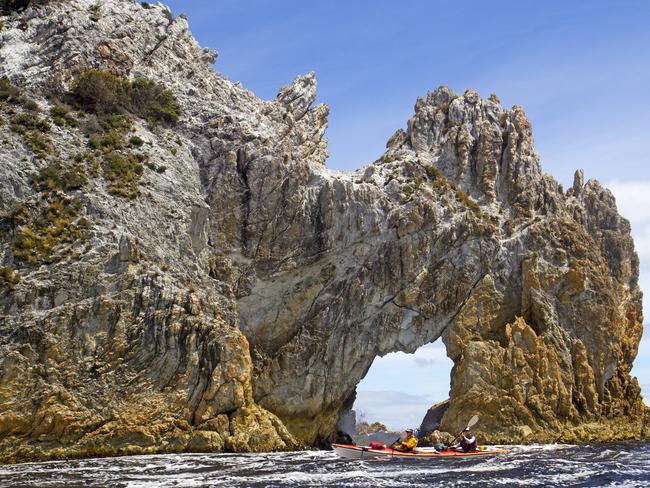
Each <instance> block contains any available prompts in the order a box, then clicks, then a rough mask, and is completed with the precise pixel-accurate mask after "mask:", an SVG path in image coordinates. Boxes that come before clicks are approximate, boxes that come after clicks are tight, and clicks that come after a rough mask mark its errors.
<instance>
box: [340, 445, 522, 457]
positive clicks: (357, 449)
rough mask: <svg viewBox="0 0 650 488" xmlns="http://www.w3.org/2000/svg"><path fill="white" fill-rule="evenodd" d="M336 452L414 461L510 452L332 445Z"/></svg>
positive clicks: (481, 449)
mask: <svg viewBox="0 0 650 488" xmlns="http://www.w3.org/2000/svg"><path fill="white" fill-rule="evenodd" d="M332 448H333V449H334V452H336V454H338V455H339V456H341V457H343V458H347V459H371V458H372V459H382V458H386V459H394V458H412V459H432V458H452V457H454V458H455V457H480V456H490V455H494V454H506V453H508V452H510V451H508V450H506V449H490V448H480V449H478V450H476V451H470V452H464V451H456V450H453V449H449V450H444V451H437V450H436V449H435V448H433V447H421V448H416V449H415V450H413V451H410V452H404V451H397V450H395V449H391V448H390V447H386V448H375V447H368V446H353V445H350V444H332Z"/></svg>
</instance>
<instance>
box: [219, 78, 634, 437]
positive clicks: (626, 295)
mask: <svg viewBox="0 0 650 488" xmlns="http://www.w3.org/2000/svg"><path fill="white" fill-rule="evenodd" d="M314 98H315V81H314V79H313V75H311V74H310V75H307V76H306V77H299V78H297V79H296V81H295V82H294V84H293V85H290V86H287V87H285V88H283V90H282V91H281V92H280V94H279V96H278V101H277V104H278V105H279V106H280V108H277V105H276V110H279V111H280V113H282V112H284V114H283V119H285V120H286V119H287V118H288V119H290V120H291V121H292V122H291V125H290V127H289V128H288V129H287V132H286V133H285V134H283V138H280V139H278V141H279V142H277V143H276V142H270V141H267V143H266V144H261V145H260V144H257V143H256V142H247V143H243V142H242V141H241V140H238V141H235V143H234V144H233V145H232V146H231V147H230V148H222V149H220V150H221V152H222V153H228V152H229V151H230V152H233V151H234V150H235V147H239V149H237V151H239V152H238V153H237V154H238V155H239V154H241V153H242V152H243V153H244V154H245V155H246V156H245V157H244V158H241V157H239V156H238V162H237V165H236V166H234V165H233V166H230V167H228V166H223V167H222V168H223V169H222V170H221V171H219V172H217V173H216V174H215V173H213V174H214V176H213V178H212V179H211V180H210V181H209V184H208V185H207V188H208V189H209V201H211V202H212V206H213V208H214V207H215V205H218V202H222V201H223V200H224V199H226V198H228V196H227V195H226V193H230V192H231V191H232V188H233V186H235V187H236V185H233V184H232V182H239V185H240V186H239V187H240V188H241V192H240V196H238V197H235V198H236V199H237V201H241V202H242V204H241V207H240V209H241V212H242V214H243V215H244V217H242V218H240V219H239V220H237V219H235V222H233V221H232V220H230V219H226V220H225V221H224V218H223V217H217V216H216V215H215V216H214V217H215V218H214V219H213V234H214V235H218V236H222V239H223V240H222V243H221V245H222V246H223V249H224V250H225V253H226V255H227V256H229V264H232V266H233V269H234V271H233V273H232V275H233V276H234V278H233V279H234V281H233V286H234V287H235V288H236V289H237V290H238V292H237V293H238V298H237V304H238V311H239V316H240V328H241V330H242V331H243V333H244V334H245V335H246V337H247V338H248V340H249V342H250V345H251V354H252V357H253V362H254V366H255V374H254V378H255V380H254V384H255V387H254V391H255V398H256V401H257V402H258V403H259V404H260V405H261V406H263V407H264V408H267V409H269V410H270V411H272V412H274V413H276V414H277V415H278V416H279V417H280V418H281V419H282V420H283V422H284V423H285V424H286V425H287V426H288V427H289V428H290V430H291V431H292V432H293V433H294V434H296V435H297V436H298V437H299V438H300V439H302V440H303V441H306V442H309V443H313V442H318V441H319V440H324V439H327V438H328V436H329V435H330V434H331V432H332V430H333V426H334V425H335V424H336V421H337V419H338V417H339V415H340V414H341V413H342V411H343V410H344V409H345V408H346V406H347V407H349V405H350V403H351V398H353V395H354V391H355V386H356V384H357V383H358V382H359V380H360V379H361V378H362V377H363V375H364V374H365V372H366V371H367V369H368V368H369V367H370V364H371V363H372V361H373V359H374V358H375V357H376V356H377V355H384V354H386V353H388V352H391V351H405V352H412V351H414V350H415V349H416V348H417V347H419V346H421V345H423V344H426V343H428V342H432V341H434V340H436V339H437V338H438V337H440V336H442V338H443V341H444V342H445V344H446V347H447V351H448V355H449V357H450V358H451V359H452V360H453V361H454V363H455V366H454V369H453V373H452V387H451V401H450V407H449V409H448V411H447V412H446V414H445V416H444V418H443V421H442V428H446V429H449V430H451V431H453V430H456V429H457V428H458V427H459V425H460V422H462V418H464V417H467V416H468V415H471V414H473V413H481V414H482V416H483V418H484V422H483V431H484V432H485V434H486V437H488V438H489V439H491V440H500V441H508V440H515V439H516V440H521V439H522V438H524V437H529V438H531V439H532V438H535V439H540V440H542V439H551V438H557V437H562V436H564V437H563V438H567V439H568V438H571V437H572V436H578V437H580V436H582V437H584V436H583V434H582V433H581V432H579V431H577V430H576V429H575V428H574V427H575V426H577V425H579V424H581V423H583V422H586V421H589V422H592V421H594V422H599V421H601V420H603V421H604V419H605V418H608V417H611V416H612V414H613V413H614V412H617V414H616V415H619V414H620V415H624V416H626V418H636V419H637V422H638V420H639V418H640V417H639V416H642V411H643V408H642V406H641V405H642V404H641V401H640V396H639V388H638V385H637V384H636V381H635V380H633V379H631V378H630V376H629V371H630V368H631V360H632V358H633V357H634V356H635V354H636V347H637V344H638V338H639V337H640V333H641V327H642V326H641V323H642V319H641V301H640V297H641V294H640V291H639V288H638V285H637V280H638V261H637V257H636V254H635V253H634V250H633V243H632V239H631V237H630V234H629V224H628V222H627V221H626V220H625V219H623V218H621V217H620V216H619V215H618V214H617V212H616V207H615V203H614V199H613V197H612V195H611V193H609V192H608V191H607V190H605V189H604V188H602V187H601V186H600V185H599V184H598V182H596V181H589V182H588V183H587V184H586V185H585V184H584V183H583V181H582V176H581V172H578V173H576V182H575V183H574V186H573V187H572V188H570V189H569V190H568V191H567V192H564V191H563V190H562V188H561V186H560V185H559V184H558V183H557V182H556V181H555V180H554V179H553V178H551V177H550V176H547V175H543V174H542V172H541V168H540V164H539V158H538V155H537V154H536V152H535V150H534V147H533V142H532V132H531V126H530V122H529V121H528V120H527V118H526V117H525V115H524V113H523V110H522V109H521V108H519V107H514V108H513V109H512V110H504V109H503V108H501V107H500V105H499V103H498V101H497V100H496V99H495V98H491V99H490V100H482V99H481V98H480V97H479V96H478V94H476V92H473V91H471V90H468V91H467V92H466V93H465V94H464V95H463V96H459V95H457V94H455V93H453V92H452V91H451V90H449V89H447V88H444V87H442V88H439V89H438V90H436V91H435V92H433V93H430V94H429V95H428V96H427V97H426V98H423V99H419V100H418V101H417V103H416V106H415V115H414V116H413V117H412V118H411V119H410V120H409V121H408V130H407V131H403V130H398V131H397V132H396V133H395V135H394V136H393V137H392V138H391V139H390V140H389V142H388V145H387V151H386V153H385V154H384V155H383V156H382V157H381V158H380V159H379V160H377V161H375V162H374V163H372V164H370V165H368V166H366V167H364V168H362V169H360V170H358V171H356V172H354V173H351V174H341V173H336V172H329V171H328V170H326V169H325V168H324V167H323V165H324V159H325V156H326V152H325V149H324V147H323V139H322V135H323V132H324V127H325V125H326V114H327V110H326V107H324V106H322V105H319V106H315V107H312V103H313V100H314ZM287 100H290V102H287ZM305 107H311V108H309V109H307V110H306V109H305ZM249 139H251V138H250V137H249ZM287 140H290V141H292V143H290V144H288V143H287V142H286V141H287ZM215 213H216V212H215ZM610 423H611V422H610ZM613 428H614V429H616V427H613ZM590 435H591V434H590ZM594 435H595V434H594ZM607 435H609V434H607ZM531 436H532V437H531Z"/></svg>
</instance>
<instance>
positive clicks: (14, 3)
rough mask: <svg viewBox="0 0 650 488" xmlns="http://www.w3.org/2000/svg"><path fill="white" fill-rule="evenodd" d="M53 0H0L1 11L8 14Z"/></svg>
mask: <svg viewBox="0 0 650 488" xmlns="http://www.w3.org/2000/svg"><path fill="white" fill-rule="evenodd" d="M49 1H51V0H4V1H3V2H0V13H2V14H4V15H8V14H10V13H12V12H15V11H18V10H24V9H26V8H27V7H30V6H33V5H42V4H44V3H47V2H49Z"/></svg>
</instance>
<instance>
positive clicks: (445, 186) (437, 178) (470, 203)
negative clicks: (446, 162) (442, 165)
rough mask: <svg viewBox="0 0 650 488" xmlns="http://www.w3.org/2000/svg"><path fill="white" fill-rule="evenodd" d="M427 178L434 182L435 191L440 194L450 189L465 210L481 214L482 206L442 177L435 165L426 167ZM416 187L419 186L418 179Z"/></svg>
mask: <svg viewBox="0 0 650 488" xmlns="http://www.w3.org/2000/svg"><path fill="white" fill-rule="evenodd" d="M425 171H426V173H427V176H428V177H429V178H430V179H431V180H432V181H433V189H434V190H436V191H438V192H443V191H447V190H449V189H451V190H453V191H454V196H455V197H456V200H457V201H458V202H459V203H460V204H461V205H462V206H463V207H465V208H467V209H469V210H471V211H472V212H474V213H475V214H477V215H479V214H480V213H481V206H480V205H479V204H478V203H476V202H475V201H474V200H473V199H472V198H471V197H470V196H469V195H468V194H467V193H465V192H464V191H463V190H462V189H461V188H459V187H458V186H456V184H455V183H454V182H452V181H450V180H449V179H447V178H445V177H444V176H442V173H440V170H439V169H438V168H436V167H435V166H434V165H432V164H429V165H427V166H426V167H425ZM416 186H419V184H418V181H417V179H416Z"/></svg>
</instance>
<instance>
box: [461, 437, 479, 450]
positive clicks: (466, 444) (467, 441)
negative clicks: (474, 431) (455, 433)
mask: <svg viewBox="0 0 650 488" xmlns="http://www.w3.org/2000/svg"><path fill="white" fill-rule="evenodd" d="M460 447H462V448H463V451H465V452H470V451H476V448H477V447H478V442H476V436H473V435H472V436H469V437H465V436H463V437H461V438H460Z"/></svg>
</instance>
